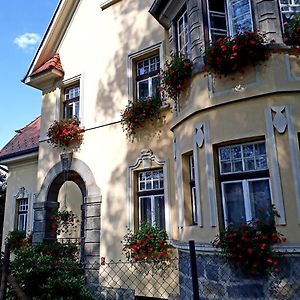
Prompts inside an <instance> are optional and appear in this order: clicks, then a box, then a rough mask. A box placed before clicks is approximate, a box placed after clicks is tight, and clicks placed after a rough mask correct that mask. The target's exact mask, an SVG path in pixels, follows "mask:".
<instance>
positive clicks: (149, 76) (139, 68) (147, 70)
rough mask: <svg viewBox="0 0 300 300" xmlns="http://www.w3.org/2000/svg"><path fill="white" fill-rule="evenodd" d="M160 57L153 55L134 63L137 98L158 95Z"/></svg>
mask: <svg viewBox="0 0 300 300" xmlns="http://www.w3.org/2000/svg"><path fill="white" fill-rule="evenodd" d="M159 71H160V59H159V55H154V56H151V57H149V58H145V59H143V60H139V61H137V63H136V88H137V91H136V94H137V99H138V100H142V99H145V98H147V97H152V96H156V95H158V86H159Z"/></svg>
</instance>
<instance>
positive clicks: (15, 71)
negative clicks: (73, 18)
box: [0, 0, 59, 148]
mask: <svg viewBox="0 0 300 300" xmlns="http://www.w3.org/2000/svg"><path fill="white" fill-rule="evenodd" d="M58 2H59V0H26V1H24V0H9V1H3V3H2V4H1V10H0V66H1V72H0V84H1V94H0V109H1V122H0V148H2V147H3V146H5V144H6V143H7V142H8V141H9V140H10V139H11V138H12V137H13V136H14V135H15V130H16V129H20V128H22V127H24V126H25V125H26V124H28V123H29V122H30V121H32V120H33V119H34V118H35V117H37V116H38V115H39V114H40V111H41V92H40V91H39V90H37V89H34V88H32V87H29V86H26V85H25V84H23V83H22V82H21V79H23V77H24V75H25V74H26V72H27V69H28V67H29V65H30V63H31V61H32V59H33V57H34V54H35V52H36V49H37V47H38V46H39V42H40V39H41V38H42V37H43V34H44V33H45V31H46V29H47V26H48V24H49V22H50V20H51V17H52V15H53V13H54V11H55V8H56V6H57V4H58Z"/></svg>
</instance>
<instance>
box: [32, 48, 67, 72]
mask: <svg viewBox="0 0 300 300" xmlns="http://www.w3.org/2000/svg"><path fill="white" fill-rule="evenodd" d="M53 69H54V70H57V71H60V72H62V73H64V70H63V67H62V65H61V61H60V57H59V54H58V53H55V54H54V55H53V57H51V58H50V59H49V60H48V61H46V62H45V63H44V64H42V65H41V66H40V67H38V68H36V69H35V70H33V71H32V73H31V74H30V76H33V75H37V74H40V73H42V72H44V71H49V70H53Z"/></svg>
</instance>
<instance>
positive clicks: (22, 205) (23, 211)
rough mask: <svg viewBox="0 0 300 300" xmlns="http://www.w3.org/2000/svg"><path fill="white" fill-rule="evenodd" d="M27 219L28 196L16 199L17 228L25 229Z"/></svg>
mask: <svg viewBox="0 0 300 300" xmlns="http://www.w3.org/2000/svg"><path fill="white" fill-rule="evenodd" d="M27 219H28V198H23V199H18V200H17V226H16V227H17V230H19V231H26V229H27Z"/></svg>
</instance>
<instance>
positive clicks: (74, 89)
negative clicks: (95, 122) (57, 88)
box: [63, 84, 80, 118]
mask: <svg viewBox="0 0 300 300" xmlns="http://www.w3.org/2000/svg"><path fill="white" fill-rule="evenodd" d="M79 98H80V88H79V84H76V85H73V86H70V87H67V88H65V91H64V103H63V105H64V115H63V117H64V118H73V117H75V116H76V117H79Z"/></svg>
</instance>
